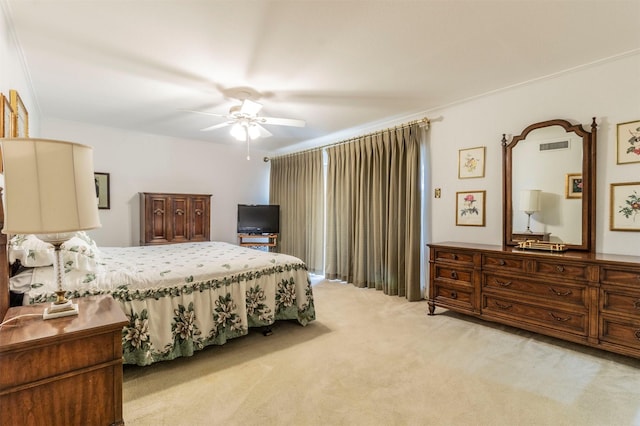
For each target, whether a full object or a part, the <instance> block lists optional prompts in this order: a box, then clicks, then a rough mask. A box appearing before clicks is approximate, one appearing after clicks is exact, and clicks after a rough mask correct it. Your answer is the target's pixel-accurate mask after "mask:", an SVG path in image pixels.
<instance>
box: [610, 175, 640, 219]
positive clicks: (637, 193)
mask: <svg viewBox="0 0 640 426" xmlns="http://www.w3.org/2000/svg"><path fill="white" fill-rule="evenodd" d="M610 202H611V210H610V213H609V218H610V225H611V226H610V228H611V230H612V231H640V182H630V183H612V184H611V199H610Z"/></svg>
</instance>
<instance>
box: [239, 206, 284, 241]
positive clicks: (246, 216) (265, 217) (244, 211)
mask: <svg viewBox="0 0 640 426" xmlns="http://www.w3.org/2000/svg"><path fill="white" fill-rule="evenodd" d="M279 233H280V206H279V205H275V204H238V234H279Z"/></svg>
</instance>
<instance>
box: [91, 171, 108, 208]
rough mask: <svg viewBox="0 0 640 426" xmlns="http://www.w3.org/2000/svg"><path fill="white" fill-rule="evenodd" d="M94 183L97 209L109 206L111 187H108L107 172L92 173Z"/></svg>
mask: <svg viewBox="0 0 640 426" xmlns="http://www.w3.org/2000/svg"><path fill="white" fill-rule="evenodd" d="M94 178H95V183H96V197H97V198H98V208H99V209H110V208H111V195H110V192H111V189H110V188H109V173H98V172H96V173H94Z"/></svg>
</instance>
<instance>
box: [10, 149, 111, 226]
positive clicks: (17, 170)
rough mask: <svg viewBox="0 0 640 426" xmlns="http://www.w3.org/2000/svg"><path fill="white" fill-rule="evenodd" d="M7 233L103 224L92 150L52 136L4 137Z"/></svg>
mask: <svg viewBox="0 0 640 426" xmlns="http://www.w3.org/2000/svg"><path fill="white" fill-rule="evenodd" d="M0 144H1V146H2V160H3V165H4V182H5V222H4V228H3V229H2V232H3V233H5V234H55V233H63V232H72V231H79V230H86V229H93V228H98V227H100V226H101V225H100V218H99V216H98V205H97V203H96V186H95V177H94V172H93V149H92V148H91V147H90V146H86V145H81V144H77V143H71V142H64V141H55V140H49V139H2V140H1V142H0Z"/></svg>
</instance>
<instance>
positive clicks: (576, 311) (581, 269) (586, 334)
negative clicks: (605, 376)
mask: <svg viewBox="0 0 640 426" xmlns="http://www.w3.org/2000/svg"><path fill="white" fill-rule="evenodd" d="M429 264H430V268H429V269H430V279H429V283H430V285H429V297H428V303H429V314H430V315H433V314H434V313H435V308H436V307H442V308H446V309H450V310H452V311H456V312H460V313H463V314H469V315H473V316H476V317H479V318H482V319H485V320H488V321H493V322H498V323H502V324H507V325H510V326H514V327H518V328H522V329H526V330H530V331H534V332H537V333H541V334H545V335H548V336H553V337H557V338H559V339H563V340H568V341H572V342H577V343H582V344H585V345H589V346H594V347H598V348H601V349H604V350H608V351H611V352H616V353H620V354H623V355H629V356H634V357H640V257H636V256H623V255H606V254H598V253H587V252H574V251H571V252H563V253H550V252H544V251H534V250H531V251H525V250H522V249H519V248H515V247H503V246H492V245H483V244H469V243H453V242H446V243H438V244H429Z"/></svg>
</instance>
